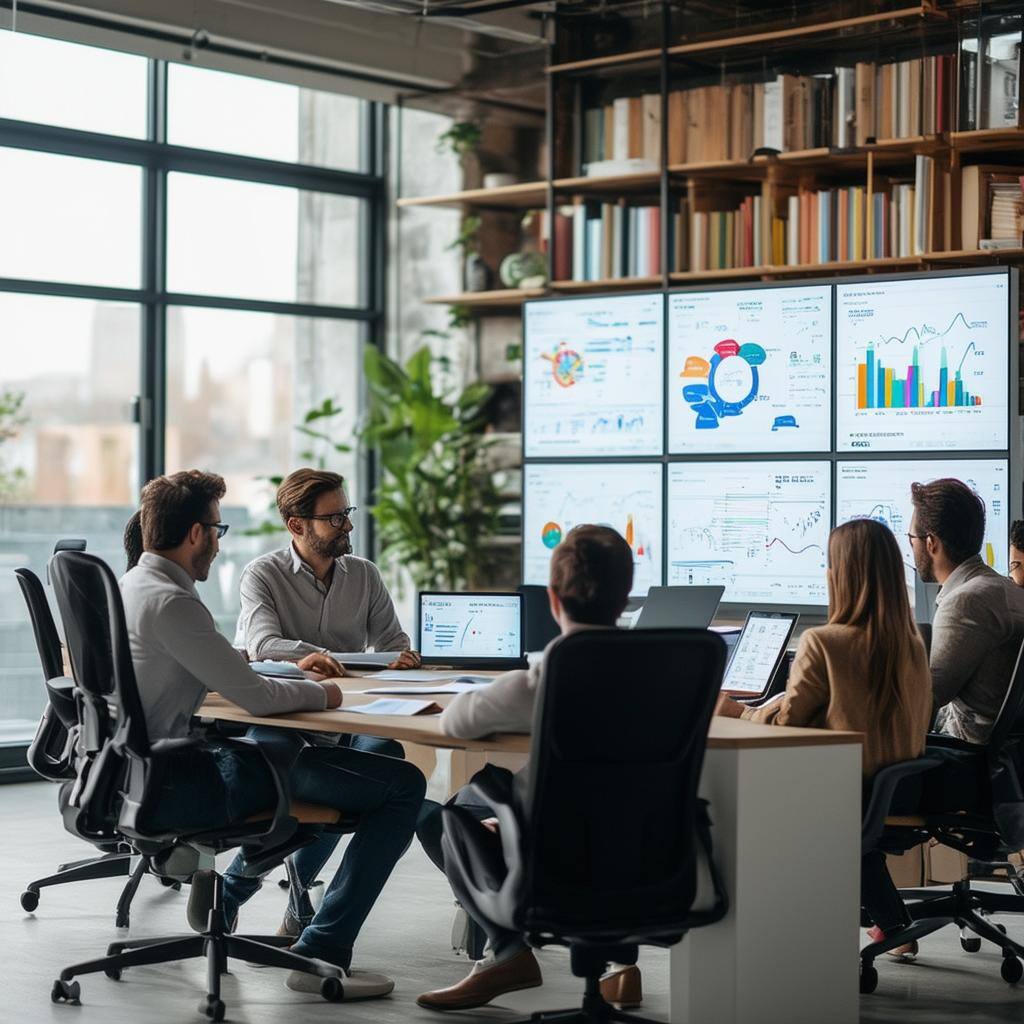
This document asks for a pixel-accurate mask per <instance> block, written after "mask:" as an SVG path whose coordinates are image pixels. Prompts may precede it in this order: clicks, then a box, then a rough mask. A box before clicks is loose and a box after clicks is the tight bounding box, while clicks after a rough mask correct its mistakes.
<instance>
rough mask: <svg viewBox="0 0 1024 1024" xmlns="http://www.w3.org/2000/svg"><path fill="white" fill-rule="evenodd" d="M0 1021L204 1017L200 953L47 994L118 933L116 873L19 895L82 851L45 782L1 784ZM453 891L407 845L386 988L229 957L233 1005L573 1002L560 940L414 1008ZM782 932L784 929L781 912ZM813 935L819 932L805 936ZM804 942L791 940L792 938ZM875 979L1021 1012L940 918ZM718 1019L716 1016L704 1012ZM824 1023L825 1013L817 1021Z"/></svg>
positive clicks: (432, 969) (346, 1017) (400, 1013)
mask: <svg viewBox="0 0 1024 1024" xmlns="http://www.w3.org/2000/svg"><path fill="white" fill-rule="evenodd" d="M0 816H2V820H3V823H4V829H3V838H2V840H0V910H2V912H0V955H2V956H3V966H2V967H0V1021H2V1022H4V1024H7V1022H11V1024H14V1022H18V1024H34V1022H36V1021H46V1022H56V1024H122V1022H123V1024H136V1022H143V1024H144V1022H150V1021H153V1022H155V1021H183V1022H192V1021H201V1020H204V1019H205V1018H203V1017H201V1016H200V1015H199V1013H198V1012H197V1007H198V1004H199V1001H200V999H201V998H202V997H203V994H204V991H205V988H204V984H205V976H204V968H203V966H202V964H201V962H199V961H192V962H189V963H185V964H175V965H171V966H167V967H145V968H137V969H134V970H132V971H129V972H127V973H126V974H125V980H123V981H121V982H114V981H110V980H109V979H107V978H105V977H104V976H103V975H90V976H87V977H85V978H83V979H82V980H81V984H82V1005H81V1006H67V1005H53V1004H51V1002H50V997H49V991H50V985H51V983H52V981H53V979H54V978H55V977H56V976H57V973H58V972H59V970H60V968H61V967H62V966H64V965H66V964H69V963H73V962H75V961H78V960H84V959H89V958H91V957H95V956H98V955H102V954H103V953H104V952H105V947H106V944H107V943H108V942H110V941H113V940H114V939H115V938H117V937H118V935H119V933H118V932H117V930H116V929H115V928H114V921H113V910H114V904H115V902H116V900H117V895H118V893H119V892H120V888H121V884H122V882H121V880H119V879H107V880H100V881H92V882H80V883H77V884H75V885H72V886H67V887H56V888H52V889H46V890H43V894H42V899H41V901H40V904H39V908H38V910H37V911H36V912H35V913H34V914H25V913H24V912H23V911H22V910H21V907H20V905H19V903H18V896H19V893H20V892H21V890H22V888H23V887H24V885H25V883H26V882H28V881H29V880H31V879H32V878H35V877H38V876H41V875H44V874H47V873H49V872H50V871H51V870H53V869H54V868H55V866H56V864H57V863H58V862H60V861H67V860H74V859H78V858H82V857H87V856H89V847H87V846H85V845H84V844H82V843H81V842H79V841H77V840H75V839H74V838H73V837H71V836H69V835H68V834H67V833H65V832H64V830H63V828H62V827H61V824H60V820H59V818H58V816H57V813H56V789H55V788H54V787H52V786H49V785H45V784H41V783H26V784H22V785H13V786H2V787H0ZM284 905H285V894H284V893H283V892H282V891H281V890H280V889H278V888H277V887H276V886H273V885H268V886H266V887H265V888H264V889H263V891H262V892H260V893H259V894H258V895H257V896H256V897H255V898H254V899H253V900H252V901H251V902H250V903H249V904H248V905H247V906H246V908H245V910H244V911H243V918H242V927H243V929H244V930H247V931H254V932H260V931H273V929H274V928H276V926H277V924H278V923H279V921H280V919H281V913H282V911H283V909H284ZM184 910H185V898H184V896H183V894H181V893H175V892H173V891H171V890H166V889H163V888H161V887H159V886H158V885H157V883H156V882H155V881H154V880H152V879H145V880H144V881H143V884H142V886H141V887H140V890H139V893H138V895H137V897H136V900H135V904H134V906H133V912H132V928H131V934H139V935H161V934H169V933H179V932H182V931H185V930H186V926H185V922H184ZM451 917H452V914H451V895H450V892H449V891H448V889H447V885H446V883H445V881H444V879H443V878H442V877H441V876H440V874H439V873H438V872H437V871H436V870H435V869H434V868H433V866H432V865H431V864H430V862H429V861H428V860H427V859H426V857H425V856H424V855H423V853H422V851H420V850H419V848H418V846H415V845H414V847H413V848H412V849H410V851H409V853H408V854H407V855H406V856H405V858H404V859H403V860H402V862H401V863H400V864H399V865H398V867H397V868H396V870H395V873H394V875H393V876H392V878H391V881H390V882H389V884H388V886H387V888H386V889H385V891H384V894H383V895H382V897H381V899H380V901H379V902H378V904H377V906H376V908H375V909H374V911H373V913H372V914H371V915H370V918H369V920H368V921H367V924H366V926H365V928H364V930H363V934H362V936H361V938H360V944H359V946H358V948H357V954H356V964H355V966H357V967H363V968H365V969H376V970H381V971H384V972H385V973H387V974H389V975H391V976H392V977H394V979H395V982H396V989H395V992H394V994H393V995H392V996H391V997H390V998H388V999H383V1000H376V1001H373V1002H366V1003H351V1004H340V1005H339V1004H335V1005H331V1004H327V1003H324V1002H323V1001H322V1000H320V999H319V998H318V997H315V996H302V995H299V994H297V993H294V992H290V991H289V990H287V989H286V988H285V987H284V983H283V975H282V972H279V971H273V970H257V969H254V968H251V967H247V966H246V965H245V964H237V965H234V966H233V967H232V976H231V977H229V978H226V979H225V980H224V993H223V995H224V999H225V1002H226V1003H227V1004H228V1019H229V1020H231V1021H235V1022H238V1024H264V1022H266V1024H271V1022H273V1024H282V1021H287V1022H288V1024H299V1022H303V1024H304V1022H307V1021H308V1022H320V1021H323V1022H326V1021H335V1020H343V1021H345V1022H346V1024H364V1022H370V1021H374V1022H384V1024H391V1022H394V1024H397V1022H403V1024H404V1022H431V1024H439V1022H441V1021H444V1020H455V1021H459V1022H461V1024H469V1022H487V1024H502V1022H507V1021H513V1020H516V1019H519V1018H522V1017H523V1016H529V1014H530V1013H531V1012H532V1011H534V1010H537V1009H542V1008H547V1009H552V1008H558V1007H566V1006H572V1005H576V1004H578V1001H579V994H580V983H579V982H578V981H577V980H576V979H574V978H573V977H572V975H571V974H570V973H569V970H568V957H567V955H566V953H565V952H564V951H562V950H558V949H548V950H544V951H542V952H540V953H539V958H540V961H541V965H542V968H543V971H544V977H545V984H544V986H543V987H542V988H540V989H535V990H532V991H529V992H519V993H515V994H513V995H510V996H507V997H505V998H504V999H502V1000H501V1001H500V1004H498V1005H494V1006H491V1007H488V1008H487V1009H484V1010H479V1011H473V1012H464V1013H459V1014H456V1015H454V1016H449V1017H442V1016H441V1015H439V1014H436V1013H432V1012H431V1011H429V1010H421V1009H420V1008H419V1007H417V1006H416V1004H415V997H416V995H417V994H419V993H420V992H422V991H425V990H426V989H429V988H435V987H438V986H441V985H447V984H452V983H453V982H455V981H457V980H458V979H459V978H461V977H462V976H463V975H464V974H465V972H466V970H467V966H466V961H465V960H464V959H462V958H458V957H456V956H455V955H454V954H453V953H452V952H451V950H450V947H449V943H448V934H449V926H450V924H451ZM1004 923H1006V924H1007V926H1008V927H1009V928H1010V930H1011V934H1014V935H1015V937H1018V939H1019V940H1021V941H1024V918H1022V919H1020V920H1019V921H1017V920H1014V919H1013V918H1010V917H1007V918H1005V919H1004ZM779 938H780V941H782V942H790V941H793V938H792V937H790V936H786V934H785V930H784V926H781V927H780V933H779ZM809 941H813V938H812V939H810V940H809ZM792 955H793V956H799V955H800V953H799V944H798V943H795V944H794V947H793V953H792ZM640 963H641V967H642V969H643V973H644V991H645V994H646V998H645V1002H644V1008H643V1011H641V1012H643V1013H644V1014H645V1015H646V1016H650V1017H654V1018H656V1019H659V1020H667V1010H668V1001H667V991H666V985H667V964H668V957H667V953H666V952H665V951H664V950H656V949H646V950H643V951H642V953H641V961H640ZM879 970H880V975H881V980H880V983H879V986H878V991H877V992H876V993H875V994H874V995H872V996H866V997H862V999H861V1019H862V1020H863V1021H903V1020H904V1019H906V1018H907V1016H908V1015H911V1016H912V1017H913V1019H914V1020H915V1022H919V1024H926V1022H927V1024H932V1022H934V1024H940V1022H942V1024H945V1022H950V1024H953V1022H956V1024H964V1022H986V1024H987V1022H997V1021H1014V1022H1016V1021H1019V1020H1021V1018H1022V1015H1024V985H1022V986H1019V987H1016V988H1011V987H1010V986H1008V985H1006V984H1005V983H1004V982H1003V981H1002V980H1001V979H1000V977H999V955H998V953H996V952H995V951H994V949H993V948H992V947H987V946H986V948H985V949H983V951H982V952H980V953H977V954H973V955H968V954H965V953H962V952H961V950H960V946H959V942H958V937H957V935H956V933H955V932H953V931H952V930H949V929H947V930H944V931H943V932H940V933H938V934H937V935H934V936H930V937H929V938H928V939H925V940H924V942H923V944H922V955H921V956H920V958H919V959H918V962H917V963H914V964H895V963H881V964H879ZM707 1024H713V1022H707ZM822 1024H827V1022H824V1021H823V1022H822Z"/></svg>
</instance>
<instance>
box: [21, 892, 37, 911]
mask: <svg viewBox="0 0 1024 1024" xmlns="http://www.w3.org/2000/svg"><path fill="white" fill-rule="evenodd" d="M38 906H39V893H37V892H36V891H35V890H33V889H26V890H25V891H24V892H23V893H22V894H21V909H22V910H24V911H25V912H26V913H29V914H31V913H32V911H33V910H35V909H36V907H38Z"/></svg>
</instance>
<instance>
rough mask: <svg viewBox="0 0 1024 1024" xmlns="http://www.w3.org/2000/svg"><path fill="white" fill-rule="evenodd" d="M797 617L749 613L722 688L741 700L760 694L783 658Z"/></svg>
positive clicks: (795, 615)
mask: <svg viewBox="0 0 1024 1024" xmlns="http://www.w3.org/2000/svg"><path fill="white" fill-rule="evenodd" d="M799 618H800V616H799V615H797V614H796V613H795V612H762V611H752V612H749V613H748V614H747V621H746V622H745V623H744V624H743V632H742V633H740V636H739V639H738V640H737V641H736V646H735V647H734V648H733V654H732V659H731V660H730V661H729V665H728V667H727V668H726V670H725V675H724V676H723V677H722V689H723V690H727V691H729V692H730V693H736V694H742V695H743V696H744V697H757V696H760V695H761V694H763V693H764V692H765V691H766V690H767V689H768V686H769V684H770V683H771V681H772V680H773V679H774V678H775V673H776V672H777V671H778V669H779V666H780V665H781V664H782V659H783V658H784V657H785V656H786V648H787V647H788V646H789V640H790V637H791V636H792V635H793V630H794V629H795V628H796V624H797V620H798V619H799Z"/></svg>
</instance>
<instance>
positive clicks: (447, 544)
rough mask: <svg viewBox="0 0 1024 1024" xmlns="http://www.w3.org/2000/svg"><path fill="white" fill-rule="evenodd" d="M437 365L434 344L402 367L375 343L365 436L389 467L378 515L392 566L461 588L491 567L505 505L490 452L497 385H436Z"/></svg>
mask: <svg viewBox="0 0 1024 1024" xmlns="http://www.w3.org/2000/svg"><path fill="white" fill-rule="evenodd" d="M435 363H436V359H435V357H434V356H433V355H432V354H431V351H430V349H429V348H428V347H427V346H426V345H424V346H423V347H421V348H420V349H419V350H418V351H417V352H416V353H415V354H414V355H413V356H412V357H411V358H410V359H409V360H408V361H407V362H406V364H405V365H404V366H401V365H399V364H398V363H397V362H395V361H394V360H392V359H389V358H388V357H387V356H386V355H384V354H383V353H382V352H380V351H379V350H378V349H376V348H372V347H371V348H367V349H366V352H365V356H364V363H363V365H364V369H365V373H366V379H367V382H368V384H369V391H370V408H369V414H368V417H367V420H366V422H365V424H364V426H363V428H362V430H361V431H360V437H361V439H362V440H363V441H364V442H365V443H366V444H368V445H371V446H373V448H374V449H375V450H376V451H377V453H378V456H379V463H380V466H381V468H382V470H383V472H382V474H381V478H380V480H379V483H378V487H377V501H376V504H374V505H373V506H372V507H371V508H370V513H371V515H372V516H373V517H374V520H375V521H376V524H377V531H378V537H379V539H380V544H381V552H382V556H383V560H384V563H385V567H386V568H388V569H389V570H391V571H392V573H393V572H394V570H397V569H398V568H399V567H404V568H405V569H407V570H408V571H409V573H410V574H411V576H412V578H413V581H414V583H415V585H416V586H417V588H419V589H421V590H427V589H431V588H443V589H458V588H460V587H464V586H465V585H466V583H467V582H468V581H469V579H470V578H471V577H472V576H473V575H474V574H479V573H481V572H482V571H485V570H486V565H487V556H486V554H485V553H484V551H483V547H484V542H485V541H486V540H487V539H488V538H490V537H492V536H493V535H494V534H495V533H496V531H497V526H498V510H499V507H500V505H501V497H500V495H499V493H498V490H497V488H496V486H495V482H494V479H493V473H492V471H491V470H490V469H488V468H487V465H486V463H485V459H484V452H485V450H486V449H487V448H488V447H489V446H490V444H491V441H490V440H489V439H488V438H487V437H486V436H485V435H484V426H485V419H484V407H485V405H486V403H487V401H488V399H489V398H490V397H491V388H490V387H489V386H488V385H486V384H480V383H474V384H470V385H469V386H467V387H465V388H463V389H462V390H461V391H460V392H459V393H457V394H455V393H450V392H447V391H446V390H445V389H444V388H437V387H435V379H434V377H435V375H434V374H433V373H432V368H433V366H434V364H435Z"/></svg>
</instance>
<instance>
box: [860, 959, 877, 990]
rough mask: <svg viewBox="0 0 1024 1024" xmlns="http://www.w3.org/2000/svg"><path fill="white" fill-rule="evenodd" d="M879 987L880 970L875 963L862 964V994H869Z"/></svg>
mask: <svg viewBox="0 0 1024 1024" xmlns="http://www.w3.org/2000/svg"><path fill="white" fill-rule="evenodd" d="M876 988H878V971H877V970H876V968H875V967H874V965H873V964H864V963H862V964H861V965H860V991H861V995H865V996H869V995H871V993H872V992H874V991H875V989H876Z"/></svg>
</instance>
